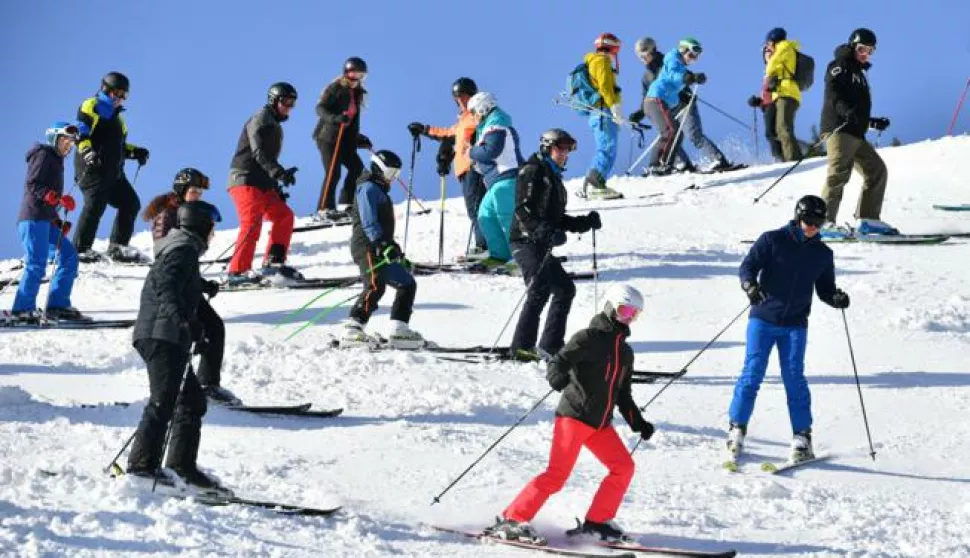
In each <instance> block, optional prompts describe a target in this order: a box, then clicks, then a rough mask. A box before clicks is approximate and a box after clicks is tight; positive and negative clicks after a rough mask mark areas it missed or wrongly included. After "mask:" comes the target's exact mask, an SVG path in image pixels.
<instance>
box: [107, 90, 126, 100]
mask: <svg viewBox="0 0 970 558" xmlns="http://www.w3.org/2000/svg"><path fill="white" fill-rule="evenodd" d="M108 95H111V96H112V97H113V98H115V99H118V100H121V101H127V100H128V92H127V91H125V90H124V89H112V90H111V91H108Z"/></svg>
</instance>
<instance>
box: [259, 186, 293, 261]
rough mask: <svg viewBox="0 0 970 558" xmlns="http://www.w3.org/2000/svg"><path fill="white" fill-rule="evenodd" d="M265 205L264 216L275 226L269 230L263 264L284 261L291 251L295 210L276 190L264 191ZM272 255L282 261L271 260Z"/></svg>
mask: <svg viewBox="0 0 970 558" xmlns="http://www.w3.org/2000/svg"><path fill="white" fill-rule="evenodd" d="M263 207H264V208H265V209H264V210H263V218H265V219H266V220H268V221H270V222H272V223H273V227H272V228H271V229H270V230H269V240H268V241H267V242H266V255H265V257H264V259H263V265H266V264H269V263H284V262H285V261H286V256H287V254H288V253H289V251H290V239H291V238H292V237H293V210H292V209H290V206H288V205H286V202H285V201H284V200H283V198H281V197H280V195H279V194H278V193H277V192H275V191H272V192H265V193H263ZM274 246H278V247H279V248H274ZM271 255H272V256H273V257H274V259H276V260H280V261H270V256H271Z"/></svg>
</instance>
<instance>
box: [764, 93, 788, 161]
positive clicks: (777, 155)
mask: <svg viewBox="0 0 970 558" xmlns="http://www.w3.org/2000/svg"><path fill="white" fill-rule="evenodd" d="M764 117H765V138H766V139H767V140H768V147H769V148H770V149H771V156H772V157H773V158H774V159H775V161H777V162H781V161H784V160H785V152H784V150H783V149H782V148H781V142H780V141H778V132H777V130H778V124H777V118H778V108H777V107H776V106H775V103H771V104H770V105H768V106H766V107H764Z"/></svg>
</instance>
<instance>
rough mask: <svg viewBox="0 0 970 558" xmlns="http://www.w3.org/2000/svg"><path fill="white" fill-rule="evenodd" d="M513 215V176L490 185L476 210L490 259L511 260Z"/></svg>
mask: <svg viewBox="0 0 970 558" xmlns="http://www.w3.org/2000/svg"><path fill="white" fill-rule="evenodd" d="M514 213H515V177H514V176H513V177H511V178H503V179H501V180H498V181H496V182H495V183H494V184H492V186H491V187H490V188H489V189H488V192H485V197H484V198H482V205H481V206H479V208H478V227H479V228H480V229H481V231H482V234H483V235H485V243H486V244H488V255H489V256H490V257H492V258H495V259H499V260H504V261H509V260H511V259H512V249H511V248H509V232H510V231H511V230H512V216H513V215H514Z"/></svg>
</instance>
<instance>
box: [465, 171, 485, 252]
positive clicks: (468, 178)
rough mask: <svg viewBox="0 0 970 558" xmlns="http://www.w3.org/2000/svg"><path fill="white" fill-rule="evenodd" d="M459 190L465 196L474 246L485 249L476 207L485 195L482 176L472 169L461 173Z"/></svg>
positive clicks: (480, 203)
mask: <svg viewBox="0 0 970 558" xmlns="http://www.w3.org/2000/svg"><path fill="white" fill-rule="evenodd" d="M460 180H461V192H462V195H463V196H464V198H465V209H466V210H467V211H468V218H469V219H470V220H471V222H472V234H474V235H475V247H476V248H478V249H479V250H485V249H487V247H488V244H487V243H486V242H485V235H483V234H482V231H481V229H480V228H479V226H478V208H479V207H480V206H481V205H482V198H483V197H485V184H484V183H483V182H482V176H481V175H480V174H478V173H477V172H475V171H474V170H472V169H469V170H468V172H466V173H465V174H463V175H461V178H460Z"/></svg>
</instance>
